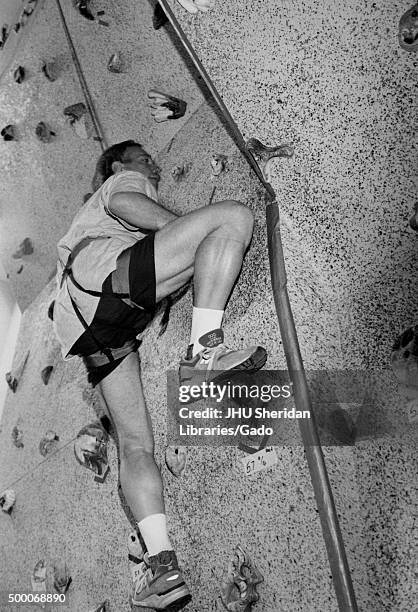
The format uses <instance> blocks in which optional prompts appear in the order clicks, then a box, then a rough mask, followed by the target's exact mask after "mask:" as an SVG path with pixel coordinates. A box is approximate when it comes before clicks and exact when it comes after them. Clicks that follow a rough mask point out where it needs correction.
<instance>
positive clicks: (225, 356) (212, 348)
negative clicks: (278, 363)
mask: <svg viewBox="0 0 418 612" xmlns="http://www.w3.org/2000/svg"><path fill="white" fill-rule="evenodd" d="M199 343H200V344H201V345H202V346H203V349H202V350H201V351H200V352H199V353H197V355H195V356H194V357H192V349H193V347H192V346H191V345H190V346H189V348H188V350H187V353H188V354H187V356H186V358H185V359H183V360H182V361H181V362H180V370H179V381H180V385H186V386H192V385H198V386H200V385H201V384H202V383H203V382H220V381H221V380H223V379H225V378H229V377H230V375H231V372H242V371H246V372H256V371H257V370H259V369H260V368H262V367H263V365H264V364H265V363H266V361H267V352H266V349H264V348H263V347H262V346H249V347H248V348H244V349H240V350H232V349H230V348H228V347H227V346H225V344H224V335H223V331H222V330H221V329H214V330H213V331H211V332H208V333H207V334H204V335H203V336H202V337H201V338H199Z"/></svg>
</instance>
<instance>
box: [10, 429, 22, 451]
mask: <svg viewBox="0 0 418 612" xmlns="http://www.w3.org/2000/svg"><path fill="white" fill-rule="evenodd" d="M12 441H13V444H14V445H15V446H16V448H23V446H24V444H23V431H22V430H21V429H19V427H18V426H17V425H15V426H14V427H13V429H12Z"/></svg>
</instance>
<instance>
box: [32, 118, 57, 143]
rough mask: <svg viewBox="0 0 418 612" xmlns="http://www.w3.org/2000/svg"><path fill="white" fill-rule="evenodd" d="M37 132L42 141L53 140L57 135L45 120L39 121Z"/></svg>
mask: <svg viewBox="0 0 418 612" xmlns="http://www.w3.org/2000/svg"><path fill="white" fill-rule="evenodd" d="M35 134H36V136H37V137H38V139H39V140H40V141H41V142H51V141H52V140H54V137H55V136H56V134H55V132H53V131H52V130H51V128H50V127H48V125H47V124H46V123H45V122H44V121H40V122H39V123H38V125H37V126H36V129H35Z"/></svg>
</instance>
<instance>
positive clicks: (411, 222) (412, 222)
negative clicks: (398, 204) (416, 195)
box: [409, 202, 418, 232]
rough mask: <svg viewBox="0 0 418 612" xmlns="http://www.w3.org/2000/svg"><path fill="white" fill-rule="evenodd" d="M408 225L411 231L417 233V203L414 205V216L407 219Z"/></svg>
mask: <svg viewBox="0 0 418 612" xmlns="http://www.w3.org/2000/svg"><path fill="white" fill-rule="evenodd" d="M409 225H410V226H411V228H412V229H413V230H415V231H416V232H418V202H417V203H416V204H415V210H414V214H413V215H412V217H411V218H410V219H409Z"/></svg>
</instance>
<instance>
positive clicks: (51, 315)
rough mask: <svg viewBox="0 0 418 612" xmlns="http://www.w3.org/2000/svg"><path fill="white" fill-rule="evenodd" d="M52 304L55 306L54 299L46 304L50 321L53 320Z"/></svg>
mask: <svg viewBox="0 0 418 612" xmlns="http://www.w3.org/2000/svg"><path fill="white" fill-rule="evenodd" d="M54 306H55V300H53V301H52V302H51V303H50V305H49V306H48V319H51V321H53V320H54Z"/></svg>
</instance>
